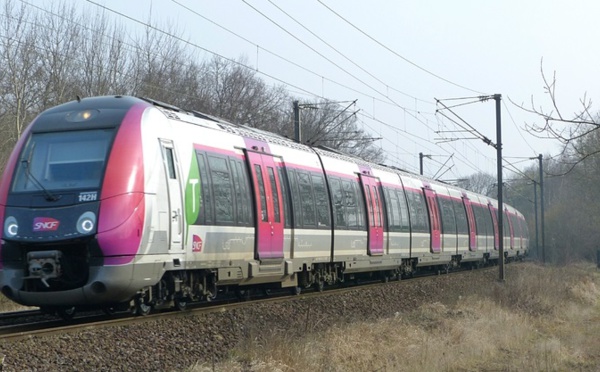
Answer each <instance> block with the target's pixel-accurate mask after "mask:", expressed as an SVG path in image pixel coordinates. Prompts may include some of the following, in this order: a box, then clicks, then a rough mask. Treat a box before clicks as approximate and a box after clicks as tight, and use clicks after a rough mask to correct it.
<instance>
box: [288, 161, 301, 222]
mask: <svg viewBox="0 0 600 372" xmlns="http://www.w3.org/2000/svg"><path fill="white" fill-rule="evenodd" d="M288 175H289V179H288V181H290V192H291V194H290V195H291V200H292V207H293V214H294V227H302V208H301V206H300V192H299V191H298V175H297V172H296V171H295V170H292V169H288Z"/></svg>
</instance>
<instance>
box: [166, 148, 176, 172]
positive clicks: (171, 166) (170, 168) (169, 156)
mask: <svg viewBox="0 0 600 372" xmlns="http://www.w3.org/2000/svg"><path fill="white" fill-rule="evenodd" d="M164 151H165V157H166V159H165V161H166V162H167V172H168V173H169V178H170V179H172V180H174V179H177V173H176V172H175V160H174V157H173V149H172V148H169V147H165V148H164Z"/></svg>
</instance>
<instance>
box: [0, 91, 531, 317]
mask: <svg viewBox="0 0 600 372" xmlns="http://www.w3.org/2000/svg"><path fill="white" fill-rule="evenodd" d="M499 213H503V221H504V224H503V226H504V229H503V231H504V233H503V236H502V237H500V236H499V234H498V230H499V229H498V214H499ZM0 221H2V224H3V226H2V229H1V231H0V239H1V246H0V290H1V292H2V294H3V295H4V296H6V297H8V298H9V299H10V300H12V301H14V302H16V303H19V304H21V305H24V306H36V307H40V308H41V309H42V310H44V311H47V312H52V313H57V314H60V315H62V316H65V317H66V316H69V315H71V314H72V313H73V312H74V311H75V310H79V309H90V308H94V309H104V310H105V311H107V312H112V311H115V310H116V309H121V308H127V309H130V310H131V311H133V312H135V313H137V314H141V315H145V314H148V313H149V312H151V311H152V310H153V309H160V308H164V307H170V308H173V307H175V308H178V309H185V308H186V306H187V304H189V303H191V302H197V301H211V300H213V299H215V298H216V297H217V296H218V295H219V294H220V293H233V294H238V295H243V294H244V293H249V292H250V290H253V289H257V288H260V289H265V288H266V289H272V288H278V289H283V290H288V289H289V290H290V291H291V292H293V293H299V292H300V291H302V290H303V289H307V288H314V289H316V290H322V289H323V288H324V287H325V286H330V285H337V284H340V283H343V282H347V281H352V280H363V279H364V278H367V279H374V280H379V279H381V280H384V281H385V280H389V279H394V278H395V279H399V278H401V277H405V276H410V275H413V274H414V273H415V272H416V271H417V270H433V271H435V270H437V271H448V270H452V269H454V268H459V267H467V268H468V267H479V266H481V265H486V264H494V263H498V261H499V260H500V259H504V260H507V261H510V260H516V259H521V258H523V257H524V256H526V255H527V253H528V246H529V233H528V228H527V223H526V221H525V219H524V217H523V215H522V214H521V213H520V212H519V211H518V210H516V209H515V208H513V207H511V206H509V205H506V204H503V210H502V211H499V210H498V202H497V201H496V200H494V199H491V198H489V197H486V196H483V195H478V194H476V193H473V192H470V191H467V190H464V189H461V188H458V187H456V186H453V185H450V184H447V183H444V182H440V181H436V180H432V179H427V178H425V177H423V176H420V175H417V174H413V173H410V172H407V171H404V170H401V169H397V168H394V167H389V166H384V165H380V164H375V163H371V162H368V161H365V160H363V159H360V158H358V157H355V156H351V155H348V154H344V153H341V152H339V151H335V150H333V149H329V148H324V147H311V146H308V145H305V144H302V143H298V142H296V141H293V140H290V139H288V138H286V137H284V136H280V135H277V134H274V133H269V132H266V131H263V130H259V129H256V128H252V127H248V126H245V125H238V124H234V123H230V122H227V121H225V120H222V119H219V118H216V117H213V116H211V115H207V114H204V113H201V112H197V111H194V110H184V109H181V108H178V107H175V106H172V105H169V104H166V103H163V102H159V101H156V100H152V99H149V98H138V97H132V96H100V97H89V98H83V99H81V98H79V97H78V98H77V99H76V100H73V101H71V102H67V103H64V104H61V105H58V106H56V107H53V108H50V109H48V110H46V111H43V112H42V113H41V114H39V115H38V116H37V117H36V118H35V119H34V120H33V121H32V122H31V123H30V124H29V125H28V126H27V128H26V129H25V130H24V132H23V133H22V135H21V137H20V139H19V141H18V143H17V144H16V146H15V148H14V150H13V152H12V153H11V156H10V158H9V160H8V162H7V164H6V167H5V170H4V175H3V177H2V182H1V183H0ZM500 239H503V244H504V247H505V249H504V257H502V258H501V257H500V254H499V242H500Z"/></svg>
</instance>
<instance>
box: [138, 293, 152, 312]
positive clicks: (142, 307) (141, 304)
mask: <svg viewBox="0 0 600 372" xmlns="http://www.w3.org/2000/svg"><path fill="white" fill-rule="evenodd" d="M151 311H152V306H150V305H148V304H146V303H145V302H144V298H143V297H138V298H136V299H135V313H136V314H137V315H141V316H146V315H148V314H150V312H151Z"/></svg>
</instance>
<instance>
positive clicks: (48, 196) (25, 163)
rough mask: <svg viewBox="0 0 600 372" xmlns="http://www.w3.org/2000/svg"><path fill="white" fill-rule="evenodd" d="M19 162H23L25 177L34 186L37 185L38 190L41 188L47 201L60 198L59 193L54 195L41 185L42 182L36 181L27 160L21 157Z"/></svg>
mask: <svg viewBox="0 0 600 372" xmlns="http://www.w3.org/2000/svg"><path fill="white" fill-rule="evenodd" d="M21 163H23V166H24V167H25V174H26V175H27V177H28V178H29V179H30V180H31V181H32V182H33V184H34V185H35V186H37V187H38V188H39V189H40V190H42V191H43V192H44V196H45V198H46V200H47V201H49V202H54V201H57V200H59V199H60V198H61V196H60V195H59V196H56V195H54V194H53V193H51V192H50V191H48V190H47V189H46V188H45V187H44V185H42V183H41V182H40V181H38V179H37V178H36V177H35V176H34V175H33V173H31V170H30V169H29V160H27V159H23V160H21Z"/></svg>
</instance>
